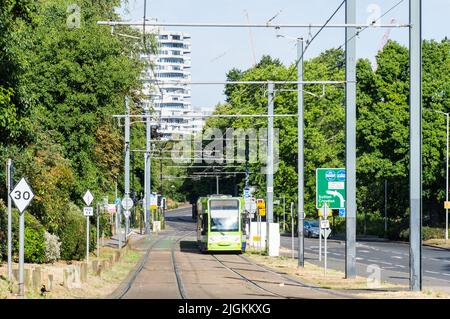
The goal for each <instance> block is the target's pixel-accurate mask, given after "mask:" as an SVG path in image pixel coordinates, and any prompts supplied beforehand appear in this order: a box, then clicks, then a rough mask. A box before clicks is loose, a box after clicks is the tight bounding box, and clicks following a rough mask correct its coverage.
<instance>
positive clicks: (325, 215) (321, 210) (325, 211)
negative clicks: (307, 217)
mask: <svg viewBox="0 0 450 319" xmlns="http://www.w3.org/2000/svg"><path fill="white" fill-rule="evenodd" d="M332 213H333V210H332V209H330V208H328V205H327V204H324V205H323V207H322V208H319V216H321V217H323V218H325V219H327V218H328V216H331V214H332Z"/></svg>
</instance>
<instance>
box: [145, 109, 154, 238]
mask: <svg viewBox="0 0 450 319" xmlns="http://www.w3.org/2000/svg"><path fill="white" fill-rule="evenodd" d="M146 114H147V115H148V114H149V111H148V110H146ZM146 122H147V127H146V153H145V164H146V165H145V167H146V171H145V177H146V183H145V217H146V223H145V233H146V234H149V233H150V194H151V158H150V151H151V144H150V143H151V142H150V141H151V139H152V127H151V122H150V117H147V118H146Z"/></svg>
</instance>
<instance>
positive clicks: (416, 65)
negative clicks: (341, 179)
mask: <svg viewBox="0 0 450 319" xmlns="http://www.w3.org/2000/svg"><path fill="white" fill-rule="evenodd" d="M421 6H422V1H421V0H410V1H409V7H410V23H411V27H410V29H409V54H410V56H409V58H410V61H409V63H410V100H409V102H410V172H409V181H410V186H409V187H410V210H411V213H410V239H409V241H410V243H409V244H410V261H409V263H410V289H411V290H413V291H420V290H422V26H421V24H422V21H421V20H422V19H421V9H422V8H421Z"/></svg>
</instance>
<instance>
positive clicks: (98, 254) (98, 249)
mask: <svg viewBox="0 0 450 319" xmlns="http://www.w3.org/2000/svg"><path fill="white" fill-rule="evenodd" d="M99 244H100V204H97V257H98V256H100V246H99Z"/></svg>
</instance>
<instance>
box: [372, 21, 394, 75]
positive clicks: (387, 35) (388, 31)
mask: <svg viewBox="0 0 450 319" xmlns="http://www.w3.org/2000/svg"><path fill="white" fill-rule="evenodd" d="M395 23H397V20H395V18H392V19H391V24H392V25H393V24H395ZM391 31H392V28H387V29H386V32H385V33H384V35H383V38H382V39H381V42H380V47H379V49H378V52H380V51H382V50H383V49H384V47H385V46H386V44H387V43H388V41H389V38H390V36H391ZM372 68H373V70H374V71H376V70H377V69H378V64H377V60H376V59H375V61H374V62H373V65H372Z"/></svg>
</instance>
